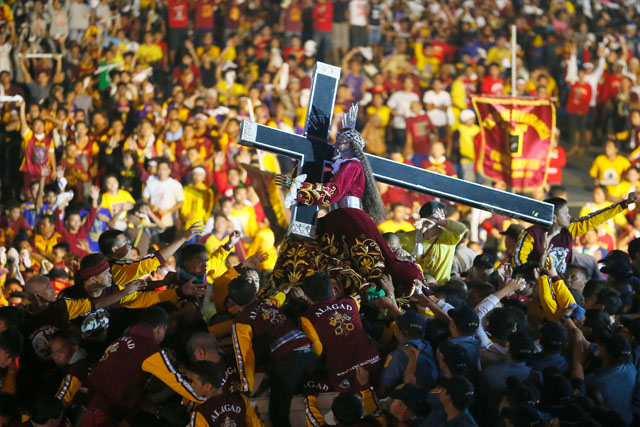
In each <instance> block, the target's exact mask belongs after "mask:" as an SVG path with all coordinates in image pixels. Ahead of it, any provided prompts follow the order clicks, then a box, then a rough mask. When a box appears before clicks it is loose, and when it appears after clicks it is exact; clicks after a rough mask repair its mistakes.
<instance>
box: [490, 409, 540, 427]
mask: <svg viewBox="0 0 640 427" xmlns="http://www.w3.org/2000/svg"><path fill="white" fill-rule="evenodd" d="M500 415H502V417H503V418H505V419H507V420H509V421H511V423H512V424H513V425H514V427H536V426H542V425H543V423H542V418H541V417H540V413H539V412H538V411H536V409H535V408H532V407H531V406H526V405H517V406H515V407H511V406H506V407H504V408H503V409H502V411H501V412H500Z"/></svg>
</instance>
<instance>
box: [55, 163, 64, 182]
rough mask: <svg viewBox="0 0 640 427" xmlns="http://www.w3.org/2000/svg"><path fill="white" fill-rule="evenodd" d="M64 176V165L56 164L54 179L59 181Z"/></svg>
mask: <svg viewBox="0 0 640 427" xmlns="http://www.w3.org/2000/svg"><path fill="white" fill-rule="evenodd" d="M62 178H64V166H58V167H57V168H56V179H57V180H58V181H59V180H61V179H62Z"/></svg>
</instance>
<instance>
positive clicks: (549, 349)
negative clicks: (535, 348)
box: [527, 322, 569, 375]
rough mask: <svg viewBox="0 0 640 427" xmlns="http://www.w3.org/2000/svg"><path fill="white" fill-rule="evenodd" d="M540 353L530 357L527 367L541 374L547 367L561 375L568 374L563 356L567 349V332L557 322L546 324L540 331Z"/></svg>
mask: <svg viewBox="0 0 640 427" xmlns="http://www.w3.org/2000/svg"><path fill="white" fill-rule="evenodd" d="M540 345H542V351H541V352H539V353H535V354H534V355H532V356H531V357H530V358H529V360H528V361H527V365H529V366H531V367H532V368H533V369H535V370H536V371H538V372H540V373H541V374H542V372H543V371H544V370H545V369H546V368H548V367H551V366H553V367H555V368H557V369H558V370H559V371H560V372H561V373H562V374H563V375H567V374H568V373H569V361H568V360H567V357H566V356H565V355H564V352H565V350H566V348H567V330H566V329H565V328H564V327H563V326H562V325H561V324H560V323H558V322H547V323H545V324H544V325H543V326H542V329H541V330H540Z"/></svg>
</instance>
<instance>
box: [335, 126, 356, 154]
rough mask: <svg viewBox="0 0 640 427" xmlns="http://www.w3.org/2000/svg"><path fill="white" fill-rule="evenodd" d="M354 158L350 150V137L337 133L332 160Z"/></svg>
mask: <svg viewBox="0 0 640 427" xmlns="http://www.w3.org/2000/svg"><path fill="white" fill-rule="evenodd" d="M353 156H354V153H353V149H352V148H351V137H350V136H349V135H348V134H346V133H342V132H340V133H338V136H337V137H336V143H335V153H334V156H333V157H334V159H350V158H352V157H353Z"/></svg>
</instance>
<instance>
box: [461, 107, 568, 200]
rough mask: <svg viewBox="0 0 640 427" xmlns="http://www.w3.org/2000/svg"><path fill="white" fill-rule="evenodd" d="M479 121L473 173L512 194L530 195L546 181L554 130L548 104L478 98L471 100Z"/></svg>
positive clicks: (552, 110) (554, 121) (553, 108)
mask: <svg viewBox="0 0 640 427" xmlns="http://www.w3.org/2000/svg"><path fill="white" fill-rule="evenodd" d="M472 102H473V107H474V108H475V110H476V114H477V116H478V120H479V121H480V127H481V129H482V130H481V132H480V139H479V144H478V147H477V152H476V169H477V171H478V172H479V173H480V174H481V175H483V176H484V177H486V178H488V179H491V180H494V181H500V182H504V183H505V184H507V186H509V187H511V188H512V189H513V190H516V191H532V190H534V189H536V188H539V187H540V186H543V185H544V184H545V183H546V181H547V168H548V166H549V160H550V158H551V148H552V147H553V143H554V138H555V135H554V131H555V127H556V110H555V106H554V105H553V103H552V102H551V101H550V100H547V99H535V98H511V97H500V96H478V97H473V99H472Z"/></svg>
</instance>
